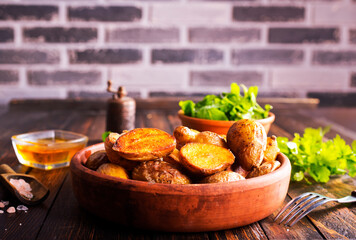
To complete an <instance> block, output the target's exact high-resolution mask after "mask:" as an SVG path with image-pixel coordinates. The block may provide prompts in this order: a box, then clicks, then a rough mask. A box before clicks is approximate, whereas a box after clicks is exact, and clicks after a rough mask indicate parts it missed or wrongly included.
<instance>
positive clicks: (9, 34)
mask: <svg viewBox="0 0 356 240" xmlns="http://www.w3.org/2000/svg"><path fill="white" fill-rule="evenodd" d="M13 41H14V30H13V29H12V28H0V42H3V43H4V42H13Z"/></svg>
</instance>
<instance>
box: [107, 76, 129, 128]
mask: <svg viewBox="0 0 356 240" xmlns="http://www.w3.org/2000/svg"><path fill="white" fill-rule="evenodd" d="M111 85H112V82H111V81H110V80H109V81H108V87H107V91H108V92H110V93H114V94H113V95H112V99H109V100H108V103H107V111H106V131H110V132H116V133H122V132H123V131H124V130H131V129H134V128H135V113H136V102H135V100H134V99H133V98H130V97H126V95H127V92H126V89H125V88H124V87H123V86H120V87H119V88H118V90H117V91H115V90H114V89H113V88H112V87H111Z"/></svg>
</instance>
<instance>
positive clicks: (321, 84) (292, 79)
mask: <svg viewBox="0 0 356 240" xmlns="http://www.w3.org/2000/svg"><path fill="white" fill-rule="evenodd" d="M347 83H348V74H347V72H346V71H343V70H336V69H333V70H330V69H321V70H319V69H310V70H309V69H274V70H272V81H271V86H272V88H274V89H300V90H303V91H304V90H341V89H344V88H345V87H346V86H347Z"/></svg>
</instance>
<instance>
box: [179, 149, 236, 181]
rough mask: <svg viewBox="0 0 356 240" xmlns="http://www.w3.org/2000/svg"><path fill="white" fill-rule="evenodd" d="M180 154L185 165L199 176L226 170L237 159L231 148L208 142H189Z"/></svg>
mask: <svg viewBox="0 0 356 240" xmlns="http://www.w3.org/2000/svg"><path fill="white" fill-rule="evenodd" d="M180 156H181V158H180V159H181V163H182V164H183V166H184V167H185V168H186V169H188V170H189V171H190V172H191V173H193V174H196V175H198V176H207V175H211V174H214V173H216V172H219V171H222V170H225V169H226V168H227V167H229V166H231V165H232V164H233V163H234V160H235V157H234V155H233V154H232V153H231V152H230V150H229V149H226V148H223V147H220V146H216V145H212V144H207V143H187V144H186V145H184V146H183V147H182V148H181V149H180Z"/></svg>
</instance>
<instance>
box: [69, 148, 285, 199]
mask: <svg viewBox="0 0 356 240" xmlns="http://www.w3.org/2000/svg"><path fill="white" fill-rule="evenodd" d="M92 150H93V151H92ZM100 150H105V149H104V143H97V144H94V145H91V146H88V147H86V148H83V149H82V150H80V151H78V152H77V153H76V154H75V155H74V156H73V158H72V160H71V163H70V171H71V174H72V175H73V174H76V175H80V176H81V177H84V178H85V179H86V180H87V181H102V182H103V183H105V184H113V186H116V187H119V188H126V189H135V190H137V191H141V192H150V193H151V192H155V193H156V194H163V195H167V194H170V195H172V194H175V195H177V194H179V195H186V194H187V193H189V194H192V192H193V193H194V194H195V195H206V192H207V191H208V192H209V194H211V195H219V194H221V193H226V192H227V191H228V192H243V191H247V190H251V189H255V188H261V187H264V186H268V185H271V184H273V183H276V182H278V181H280V180H281V179H283V178H284V177H286V175H289V178H290V174H291V164H290V161H289V159H288V157H287V156H285V155H284V154H283V153H278V155H277V159H278V160H279V161H280V162H281V166H280V167H279V168H278V169H277V170H275V171H273V172H271V173H269V174H266V175H262V176H259V177H254V178H250V179H245V180H241V181H236V182H230V183H210V184H203V183H193V184H164V183H149V182H144V181H138V180H133V179H121V178H116V177H112V176H108V175H104V174H102V173H98V172H96V171H94V170H91V169H89V168H87V167H85V166H84V160H86V159H87V158H88V157H87V156H86V155H88V154H91V153H92V152H96V151H100ZM87 151H90V153H87ZM212 189H214V191H211V190H212ZM209 190H210V191H209Z"/></svg>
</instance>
